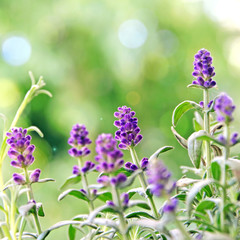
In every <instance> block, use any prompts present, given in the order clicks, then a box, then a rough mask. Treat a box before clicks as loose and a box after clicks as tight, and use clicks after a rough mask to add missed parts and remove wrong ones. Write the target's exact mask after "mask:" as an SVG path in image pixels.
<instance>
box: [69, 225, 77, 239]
mask: <svg viewBox="0 0 240 240" xmlns="http://www.w3.org/2000/svg"><path fill="white" fill-rule="evenodd" d="M75 236H76V229H75V228H74V227H73V226H72V225H70V226H69V228H68V239H69V240H74V239H75Z"/></svg>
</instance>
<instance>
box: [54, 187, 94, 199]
mask: <svg viewBox="0 0 240 240" xmlns="http://www.w3.org/2000/svg"><path fill="white" fill-rule="evenodd" d="M68 195H70V196H73V197H76V198H79V199H82V200H84V201H87V202H89V199H88V197H87V196H86V195H85V194H84V193H82V192H81V191H80V190H77V189H68V190H66V191H64V192H63V193H61V194H60V195H59V197H58V201H61V200H62V199H63V198H65V197H66V196H68Z"/></svg>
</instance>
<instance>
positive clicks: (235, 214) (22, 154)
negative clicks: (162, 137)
mask: <svg viewBox="0 0 240 240" xmlns="http://www.w3.org/2000/svg"><path fill="white" fill-rule="evenodd" d="M192 75H193V77H194V80H193V82H192V83H191V84H190V85H189V86H188V87H189V88H196V89H200V90H202V92H203V101H201V102H200V103H196V102H194V101H183V102H182V103H180V104H179V105H178V106H177V107H176V108H175V109H174V111H173V115H172V125H173V126H172V132H173V134H174V136H175V137H176V139H177V141H178V142H179V143H180V145H181V146H182V147H184V148H185V149H186V150H187V151H188V155H189V159H190V161H191V163H192V167H186V166H182V167H181V168H182V170H183V174H184V176H183V177H182V178H181V179H179V180H178V181H175V180H174V179H173V178H172V176H171V173H170V172H169V171H168V169H167V168H166V166H164V164H163V162H162V161H161V160H160V159H159V158H162V157H164V155H162V154H163V153H165V152H167V151H169V150H172V149H173V147H171V146H164V147H161V148H159V149H158V150H157V151H156V152H155V153H154V154H153V155H152V156H150V157H149V158H147V157H146V156H144V157H143V158H142V159H141V160H140V159H139V157H138V154H137V152H136V146H137V145H138V144H140V143H142V139H143V136H142V135H141V134H140V132H141V130H140V128H139V126H138V118H137V117H136V113H135V112H134V111H133V110H132V109H131V108H129V107H127V106H122V107H119V108H118V110H117V111H116V112H115V113H114V117H115V121H114V125H115V126H116V132H115V135H114V136H113V135H112V134H110V133H102V134H100V135H99V136H98V137H97V139H96V141H95V143H92V140H90V139H89V137H88V130H87V128H86V126H85V125H83V124H75V125H74V126H73V127H72V129H71V132H70V137H69V140H68V144H69V145H70V146H71V148H70V150H69V155H70V156H69V158H70V157H72V158H74V159H75V160H76V161H75V162H76V164H75V165H74V166H73V170H72V176H69V178H67V179H66V181H65V183H64V184H63V185H62V186H61V187H60V190H61V192H60V193H59V197H58V201H67V198H68V196H72V197H75V198H76V200H79V201H85V202H86V203H87V205H88V214H78V213H76V214H77V215H76V216H73V217H72V219H70V220H64V221H61V222H58V223H56V224H55V225H53V226H50V227H49V228H48V229H42V227H41V222H40V220H39V219H40V218H42V217H44V212H43V207H42V204H41V203H40V202H38V199H35V198H34V193H33V190H32V184H37V183H46V182H48V181H54V180H53V179H51V178H48V179H41V177H40V173H41V170H40V169H35V170H32V169H31V165H32V163H33V162H34V160H35V159H34V150H35V146H34V145H33V144H32V143H31V136H30V135H29V132H30V131H37V132H38V133H39V134H40V136H42V133H41V131H40V130H39V129H38V128H37V127H34V126H32V127H29V128H26V129H23V128H21V127H18V124H17V122H18V120H19V118H20V116H21V113H22V112H23V110H24V108H25V107H26V105H27V104H28V103H29V102H30V101H31V100H32V99H33V98H34V97H35V96H37V95H38V94H41V93H43V94H47V95H49V96H51V93H49V92H48V91H47V90H45V89H43V87H44V86H45V83H44V81H43V79H42V78H40V79H39V81H38V82H37V83H36V82H35V79H34V77H33V75H32V74H31V73H30V77H31V80H32V86H31V88H30V90H29V91H28V92H27V94H26V96H25V98H24V100H23V102H22V104H21V105H20V107H19V109H18V111H17V114H16V116H15V118H14V120H13V122H12V124H11V126H10V128H9V130H8V131H7V132H6V133H4V134H3V141H2V145H1V149H0V168H2V163H3V161H4V159H5V157H6V155H7V154H8V156H9V158H10V159H11V162H10V164H11V165H12V166H13V167H14V168H17V169H16V171H17V172H16V173H13V175H12V178H11V179H10V180H9V181H7V182H4V180H3V177H2V174H1V176H0V187H1V189H0V190H1V192H0V198H1V205H0V220H1V221H0V227H1V229H0V237H1V239H5V240H7V239H9V240H21V239H38V240H43V239H49V238H50V236H51V232H52V231H55V230H56V231H57V229H58V228H61V227H64V226H67V227H68V239H69V240H74V239H94V240H97V239H123V240H130V239H162V240H166V239H178V240H179V239H183V240H190V239H221V240H227V239H240V224H239V208H240V204H239V196H240V193H239V181H240V177H239V174H240V160H239V159H238V158H237V157H233V156H231V147H232V146H234V145H236V144H238V143H239V142H240V139H239V138H238V134H237V133H235V132H233V133H232V128H231V124H232V122H233V120H234V119H233V112H234V110H235V106H234V104H233V101H232V99H231V98H230V97H229V96H228V95H227V94H226V93H221V94H220V95H219V96H216V97H215V98H214V99H209V91H211V88H214V87H216V82H215V81H214V80H213V77H214V76H215V69H214V67H213V66H212V57H211V56H210V53H209V52H208V51H207V50H205V49H201V50H199V51H198V53H197V54H196V55H195V60H194V71H193V73H192ZM191 109H193V110H195V115H194V118H193V128H194V132H193V133H192V134H191V135H190V136H189V137H188V139H185V138H184V137H182V136H181V135H180V134H179V133H178V132H177V131H176V129H175V128H176V125H177V124H178V123H179V119H180V118H181V117H182V116H183V115H184V114H185V113H186V112H187V111H189V110H191ZM88 127H90V126H88ZM90 144H95V147H96V152H95V153H91V151H90V150H89V148H88V147H89V145H90ZM124 151H129V152H130V155H131V158H132V161H131V162H125V161H124ZM89 159H91V161H90V160H89ZM1 170H2V169H1ZM93 172H95V173H93ZM96 173H98V177H97V179H96V184H94V185H90V184H89V183H88V182H89V181H88V180H89V178H91V177H92V176H93V177H94V176H96ZM190 176H191V177H190ZM192 176H194V178H193V177H192ZM138 182H139V187H137V188H135V187H133V183H134V185H135V186H136V185H137V184H138ZM79 186H81V188H80V187H79ZM21 195H26V198H25V204H24V205H21V206H20V205H19V197H20V196H21ZM158 198H160V199H162V201H156V200H157V199H158ZM160 202H162V204H160ZM79 204H81V203H79ZM29 229H30V230H31V231H29ZM64 238H65V237H64Z"/></svg>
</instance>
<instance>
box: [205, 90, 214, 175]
mask: <svg viewBox="0 0 240 240" xmlns="http://www.w3.org/2000/svg"><path fill="white" fill-rule="evenodd" d="M208 103H209V92H208V89H204V90H203V105H204V116H203V117H204V127H203V128H204V131H206V132H207V134H210V121H209V109H208ZM205 151H206V152H205V157H206V168H207V177H208V178H211V175H212V174H211V151H210V142H208V141H205Z"/></svg>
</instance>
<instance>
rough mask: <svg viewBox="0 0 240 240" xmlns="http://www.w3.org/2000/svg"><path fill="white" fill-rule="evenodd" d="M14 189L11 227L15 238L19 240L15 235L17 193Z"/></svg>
mask: <svg viewBox="0 0 240 240" xmlns="http://www.w3.org/2000/svg"><path fill="white" fill-rule="evenodd" d="M14 190H15V189H11V207H10V229H11V232H12V234H13V239H14V240H17V238H16V235H15V214H16V194H15V191H14Z"/></svg>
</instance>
